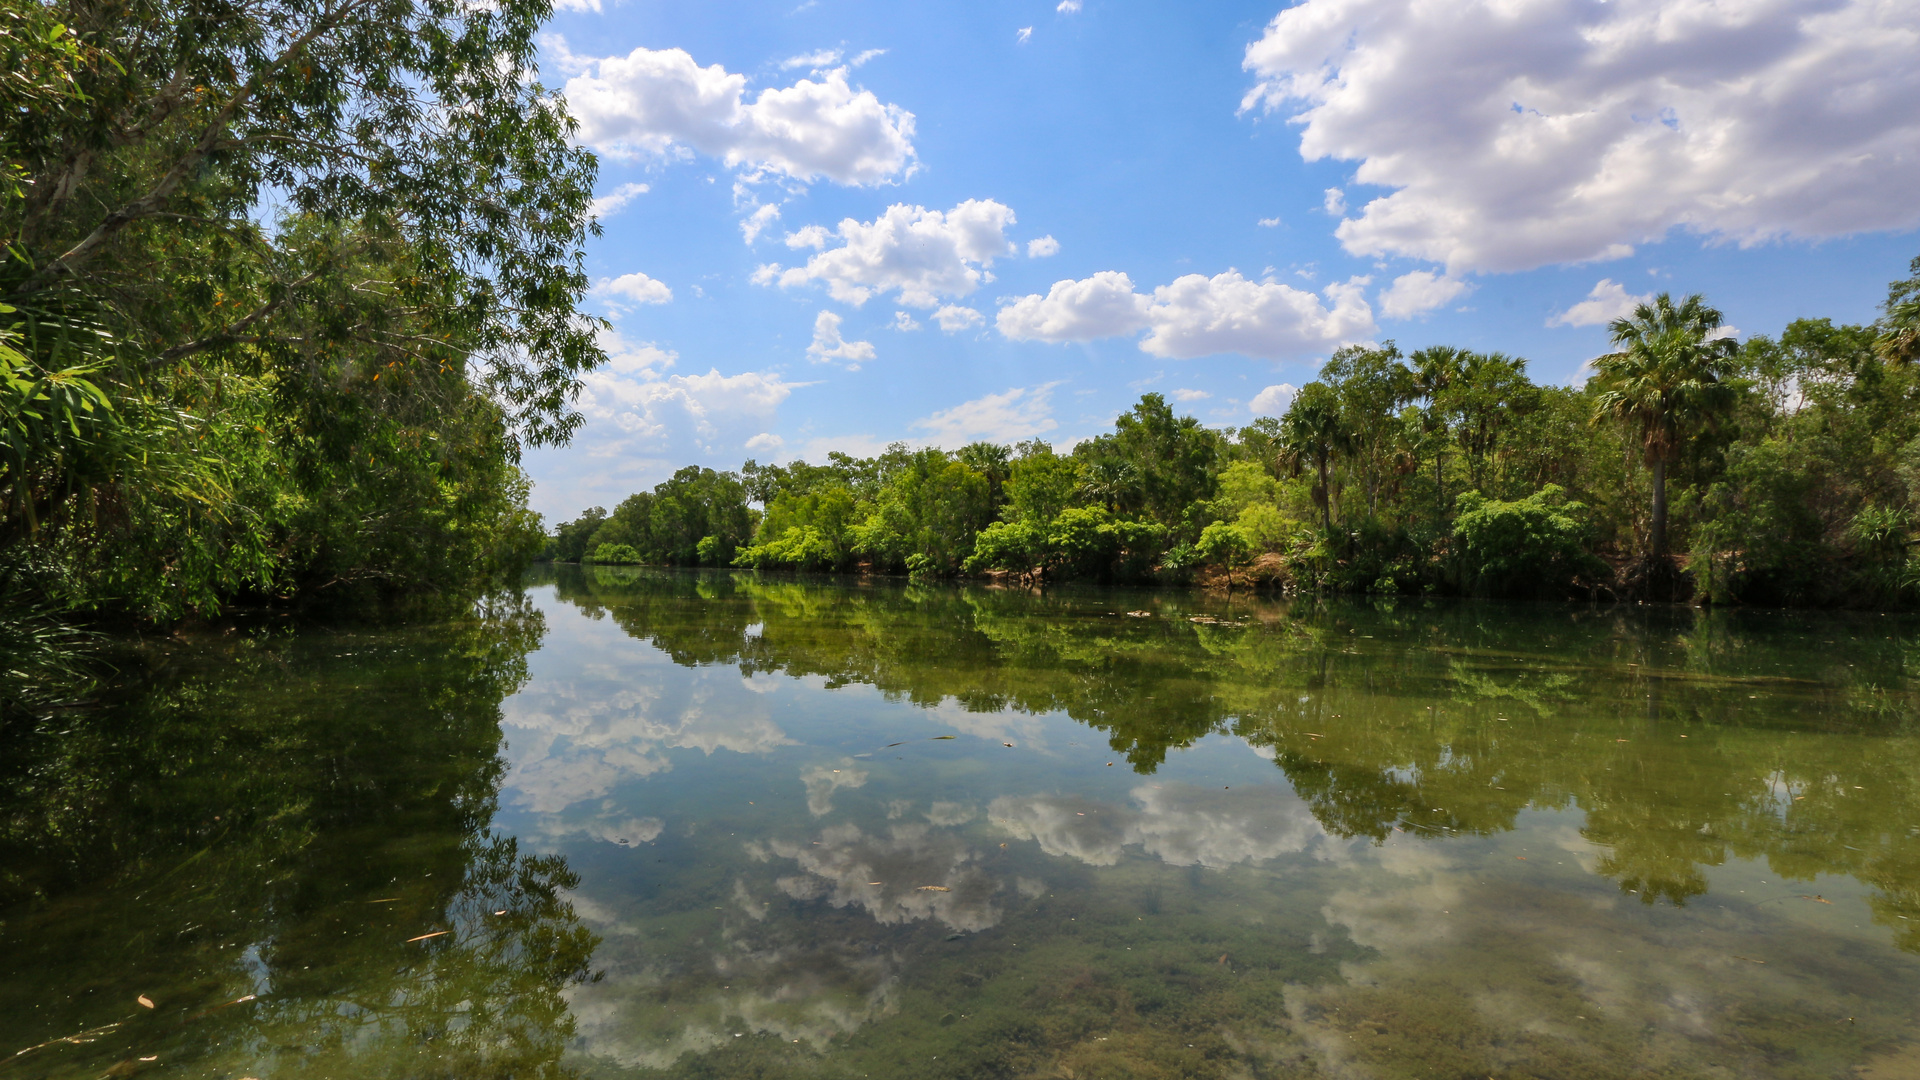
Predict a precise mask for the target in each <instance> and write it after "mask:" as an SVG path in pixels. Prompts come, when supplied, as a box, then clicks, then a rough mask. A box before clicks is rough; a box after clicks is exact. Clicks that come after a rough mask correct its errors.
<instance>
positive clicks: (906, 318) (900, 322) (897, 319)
mask: <svg viewBox="0 0 1920 1080" xmlns="http://www.w3.org/2000/svg"><path fill="white" fill-rule="evenodd" d="M892 325H893V328H894V329H895V330H899V331H902V332H912V331H914V330H918V329H920V324H919V323H917V322H915V321H914V318H913V316H911V315H909V314H907V313H906V312H904V311H896V312H894V313H893V324H892Z"/></svg>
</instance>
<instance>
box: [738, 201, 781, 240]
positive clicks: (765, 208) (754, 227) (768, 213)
mask: <svg viewBox="0 0 1920 1080" xmlns="http://www.w3.org/2000/svg"><path fill="white" fill-rule="evenodd" d="M779 219H780V208H779V207H778V206H775V205H774V204H772V203H761V204H759V205H758V206H755V207H754V208H753V213H751V214H748V215H747V216H746V217H745V218H743V219H742V220H741V222H740V235H741V236H744V237H746V239H747V243H749V244H751V243H753V242H754V241H755V240H758V239H760V234H761V233H763V232H765V231H766V230H767V226H769V225H772V224H773V223H774V222H775V221H778V220H779Z"/></svg>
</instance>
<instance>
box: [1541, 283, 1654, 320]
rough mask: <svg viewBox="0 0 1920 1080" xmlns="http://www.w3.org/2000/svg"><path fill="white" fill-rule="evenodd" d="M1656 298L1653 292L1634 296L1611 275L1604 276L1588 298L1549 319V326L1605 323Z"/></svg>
mask: <svg viewBox="0 0 1920 1080" xmlns="http://www.w3.org/2000/svg"><path fill="white" fill-rule="evenodd" d="M1652 299H1653V294H1652V293H1646V294H1644V295H1641V296H1635V295H1633V294H1632V293H1629V292H1627V287H1626V286H1625V285H1621V284H1618V283H1616V282H1615V281H1614V280H1613V279H1612V278H1601V279H1600V281H1599V282H1598V283H1597V284H1595V285H1594V287H1593V290H1592V291H1591V292H1589V293H1587V298H1586V299H1585V300H1582V301H1580V302H1579V303H1577V304H1575V305H1573V306H1572V307H1570V308H1568V309H1567V310H1565V311H1562V312H1559V313H1557V314H1555V315H1554V316H1553V317H1551V318H1549V319H1548V320H1547V325H1548V326H1605V325H1606V324H1608V323H1610V322H1612V321H1613V320H1615V319H1621V318H1625V317H1626V316H1628V315H1631V314H1633V309H1634V308H1635V307H1638V306H1639V305H1641V304H1644V303H1646V302H1648V301H1649V300H1652Z"/></svg>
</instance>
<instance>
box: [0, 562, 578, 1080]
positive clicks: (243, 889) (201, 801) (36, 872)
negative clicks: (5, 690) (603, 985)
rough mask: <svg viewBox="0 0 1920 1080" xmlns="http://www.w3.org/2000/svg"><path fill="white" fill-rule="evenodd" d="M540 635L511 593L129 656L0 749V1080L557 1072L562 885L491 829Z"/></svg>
mask: <svg viewBox="0 0 1920 1080" xmlns="http://www.w3.org/2000/svg"><path fill="white" fill-rule="evenodd" d="M542 632H543V622H542V617H541V615H540V614H539V612H537V611H536V610H534V609H533V608H532V607H531V605H530V604H529V603H528V602H527V600H526V598H525V597H524V596H522V595H519V594H512V595H505V596H500V597H495V598H492V599H491V600H489V601H488V602H486V603H483V604H481V605H479V606H478V608H476V610H475V611H474V613H473V614H472V615H471V616H468V617H462V618H457V619H453V620H451V621H448V622H444V623H436V624H434V625H431V626H424V627H422V626H415V627H410V628H395V629H374V630H365V629H362V630H358V631H355V632H332V631H326V630H305V631H302V632H300V633H298V634H292V633H281V634H274V633H262V634H255V635H234V636H230V637H224V638H220V639H217V640H211V641H198V642H186V643H178V642H168V643H159V644H150V645H147V646H143V647H137V648H129V649H128V650H126V651H125V653H124V654H123V655H122V656H120V657H119V658H118V659H119V663H120V667H121V669H122V671H123V672H125V673H127V674H128V676H129V677H128V678H125V679H123V680H122V682H123V686H122V688H121V689H120V690H119V691H117V693H116V695H115V696H114V698H113V699H112V700H109V701H106V702H104V703H103V704H102V706H101V707H99V708H97V709H91V710H87V711H80V712H69V713H65V714H62V715H61V716H59V717H57V718H56V719H55V720H54V721H51V722H49V723H48V724H45V725H42V726H40V727H39V728H35V729H31V730H14V731H9V732H6V733H5V742H4V747H3V748H0V1033H4V1035H5V1037H6V1038H7V1039H8V1040H9V1041H10V1044H13V1045H7V1046H5V1047H0V1054H7V1055H12V1056H11V1057H5V1058H0V1077H42V1076H45V1077H55V1076H62V1077H64V1076H86V1077H91V1076H130V1075H135V1074H138V1073H141V1072H143V1071H145V1070H148V1069H150V1068H151V1069H157V1070H163V1071H172V1070H175V1069H178V1068H181V1067H182V1066H184V1065H186V1064H187V1063H191V1068H192V1069H193V1071H194V1072H195V1075H207V1076H231V1077H239V1076H263V1077H264V1076H274V1077H300V1076H314V1077H319V1076H340V1075H355V1076H369V1077H372V1076H392V1077H402V1076H405V1077H437V1076H444V1077H488V1076H516V1077H521V1076H525V1077H550V1076H564V1075H570V1072H571V1071H570V1070H569V1069H568V1068H567V1067H565V1066H564V1065H563V1064H562V1062H561V1055H562V1051H563V1050H564V1048H565V1046H566V1045H567V1041H568V1039H569V1038H570V1036H571V1032H572V1020H571V1018H570V1016H569V1014H568V1010H567V1006H566V1003H565V999H564V994H565V992H566V989H567V988H568V987H569V986H572V985H575V984H578V983H580V982H581V981H582V980H586V979H589V978H590V973H589V968H588V963H589V960H590V957H591V954H592V951H593V949H594V947H595V944H596V940H595V938H594V937H593V936H592V935H591V934H590V933H589V932H588V931H587V930H586V929H585V928H584V927H583V926H582V925H581V923H580V921H579V919H578V918H577V917H576V916H575V915H574V913H573V911H572V908H571V906H570V904H569V903H568V901H567V899H566V897H565V894H566V891H567V890H568V889H570V888H572V887H574V886H575V885H577V883H578V878H577V877H576V875H575V874H574V873H573V872H572V871H571V870H570V869H569V868H568V866H567V864H566V862H565V861H564V860H563V859H561V858H559V857H557V856H553V855H528V854H525V853H523V852H522V851H521V850H520V848H519V845H518V844H517V843H516V841H515V840H514V839H513V838H511V837H508V836H503V835H499V834H497V833H495V832H494V831H492V829H491V822H492V819H493V816H494V814H495V804H496V795H497V790H498V787H499V784H500V779H501V776H502V774H503V771H504V766H503V764H502V761H501V758H500V756H499V751H500V742H501V733H500V726H499V721H500V703H501V701H502V699H503V698H504V697H506V696H507V695H509V694H511V693H512V692H513V691H514V690H515V689H516V688H517V687H519V686H520V685H521V684H522V683H523V682H524V681H525V679H526V676H527V667H526V656H527V654H528V652H529V651H530V650H532V649H533V648H535V647H536V646H537V645H538V643H539V641H540V638H541V636H542ZM409 939H416V940H409ZM142 999H144V1000H142ZM149 1003H150V1004H149ZM16 1051H19V1052H18V1053H16Z"/></svg>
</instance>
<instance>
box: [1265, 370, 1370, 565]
mask: <svg viewBox="0 0 1920 1080" xmlns="http://www.w3.org/2000/svg"><path fill="white" fill-rule="evenodd" d="M1353 441H1354V440H1353V434H1352V432H1351V431H1350V430H1349V429H1348V428H1347V425H1346V417H1345V415H1344V414H1343V412H1342V411H1341V408H1340V400H1339V398H1338V397H1337V396H1336V395H1335V393H1334V391H1333V388H1332V387H1329V386H1328V385H1327V384H1325V383H1323V382H1310V383H1308V384H1307V385H1305V386H1303V387H1301V388H1300V392H1299V393H1298V394H1295V395H1294V398H1293V404H1292V405H1291V406H1290V407H1289V408H1288V409H1287V415H1286V416H1284V417H1282V418H1281V420H1280V454H1281V461H1282V463H1283V464H1285V466H1286V467H1287V469H1288V470H1289V471H1290V472H1291V473H1292V474H1293V475H1294V476H1298V475H1300V473H1301V472H1302V471H1304V470H1309V469H1310V470H1312V471H1313V474H1314V477H1315V481H1314V485H1313V501H1314V505H1316V506H1318V507H1319V508H1320V524H1321V527H1322V528H1324V529H1326V530H1327V531H1329V532H1331V531H1332V530H1333V492H1332V485H1333V479H1332V474H1333V467H1334V466H1335V465H1336V464H1337V463H1339V462H1340V460H1341V459H1342V458H1343V457H1344V456H1345V455H1346V453H1347V452H1348V450H1349V449H1350V448H1351V447H1352V446H1353Z"/></svg>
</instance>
